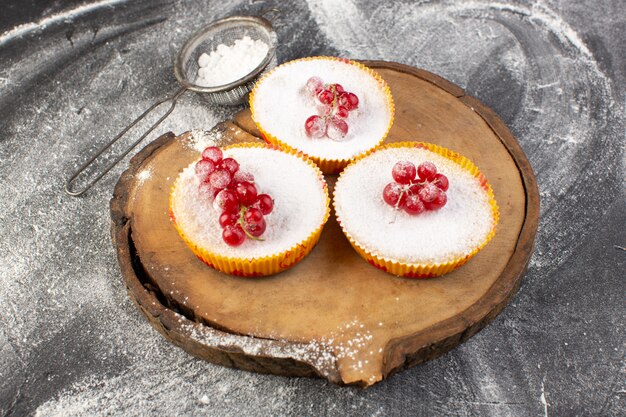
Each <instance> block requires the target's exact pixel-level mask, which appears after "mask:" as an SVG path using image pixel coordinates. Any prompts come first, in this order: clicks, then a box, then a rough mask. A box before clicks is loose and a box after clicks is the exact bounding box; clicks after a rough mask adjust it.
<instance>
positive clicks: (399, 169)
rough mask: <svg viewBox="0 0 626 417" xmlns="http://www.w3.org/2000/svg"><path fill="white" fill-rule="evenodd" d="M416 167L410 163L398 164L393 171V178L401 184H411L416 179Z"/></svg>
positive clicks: (402, 162)
mask: <svg viewBox="0 0 626 417" xmlns="http://www.w3.org/2000/svg"><path fill="white" fill-rule="evenodd" d="M416 172H417V171H416V169H415V165H413V164H412V163H410V162H409V161H400V162H396V164H395V165H394V166H393V169H392V170H391V176H392V177H393V179H394V180H396V182H398V183H400V184H409V183H410V182H411V181H413V180H414V179H415V173H416Z"/></svg>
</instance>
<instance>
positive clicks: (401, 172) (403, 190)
mask: <svg viewBox="0 0 626 417" xmlns="http://www.w3.org/2000/svg"><path fill="white" fill-rule="evenodd" d="M391 175H392V176H393V179H394V180H395V181H396V182H391V183H389V184H387V185H386V186H385V188H384V189H383V200H385V203H387V204H389V205H390V206H392V207H394V208H396V209H403V210H404V211H405V212H407V213H408V214H411V215H416V214H420V213H423V212H424V211H426V210H438V209H440V208H442V207H443V206H445V205H446V202H447V201H448V197H447V196H446V191H447V190H448V185H449V183H448V178H447V177H446V176H445V175H443V174H439V173H437V167H436V166H435V164H433V163H432V162H428V161H427V162H424V163H421V164H420V165H418V167H417V169H416V168H415V165H413V164H412V163H411V162H408V161H400V162H397V163H396V164H395V165H394V166H393V169H392V171H391ZM416 177H417V178H416Z"/></svg>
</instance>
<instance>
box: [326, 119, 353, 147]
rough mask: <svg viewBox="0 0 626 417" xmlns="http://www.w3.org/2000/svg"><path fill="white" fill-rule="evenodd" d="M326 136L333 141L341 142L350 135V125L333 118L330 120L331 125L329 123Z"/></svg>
mask: <svg viewBox="0 0 626 417" xmlns="http://www.w3.org/2000/svg"><path fill="white" fill-rule="evenodd" d="M326 134H327V135H328V137H329V138H331V139H332V140H335V141H338V142H340V141H342V140H344V138H345V137H346V135H347V134H348V123H346V121H345V120H342V119H340V118H338V117H333V118H332V119H330V123H328V129H327V130H326Z"/></svg>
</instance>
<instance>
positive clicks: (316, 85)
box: [306, 76, 324, 95]
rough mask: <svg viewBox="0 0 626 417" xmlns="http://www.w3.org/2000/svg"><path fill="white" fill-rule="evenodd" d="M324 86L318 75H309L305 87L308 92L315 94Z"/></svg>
mask: <svg viewBox="0 0 626 417" xmlns="http://www.w3.org/2000/svg"><path fill="white" fill-rule="evenodd" d="M323 87H324V82H323V81H322V79H321V78H320V77H315V76H313V77H311V78H309V79H308V81H307V82H306V89H307V91H308V92H309V93H311V94H313V95H316V94H317V93H319V91H320V90H321V89H322V88H323Z"/></svg>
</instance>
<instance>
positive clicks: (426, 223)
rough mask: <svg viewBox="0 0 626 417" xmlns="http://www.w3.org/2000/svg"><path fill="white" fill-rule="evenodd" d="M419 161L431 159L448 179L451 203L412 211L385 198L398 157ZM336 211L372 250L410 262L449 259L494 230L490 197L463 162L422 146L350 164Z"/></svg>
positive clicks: (381, 153)
mask: <svg viewBox="0 0 626 417" xmlns="http://www.w3.org/2000/svg"><path fill="white" fill-rule="evenodd" d="M403 160H406V161H411V162H412V163H413V164H415V166H417V165H419V164H420V163H422V162H424V161H431V162H433V163H434V164H435V165H436V166H437V169H438V172H441V173H443V174H445V175H446V176H447V177H448V179H449V181H450V188H449V189H448V191H447V192H446V194H447V197H448V202H447V204H446V205H445V206H444V207H443V208H441V209H440V210H436V211H427V212H424V213H422V214H419V215H417V216H410V215H408V214H406V213H405V212H403V211H401V210H398V211H396V210H394V209H393V208H392V207H390V206H389V205H387V204H386V203H385V202H384V201H383V198H382V192H383V188H384V187H385V185H387V184H388V183H390V182H392V181H393V178H392V177H391V170H392V168H393V165H394V164H395V163H396V162H398V161H403ZM335 201H336V209H337V215H338V217H339V218H341V222H342V225H343V227H345V229H346V230H347V231H348V232H349V233H350V234H351V235H352V236H353V237H354V238H355V240H357V241H358V243H359V244H361V245H362V246H363V247H364V248H366V249H367V250H369V251H371V252H375V253H377V254H380V255H382V256H385V257H388V258H393V259H397V260H400V261H403V262H410V263H430V262H445V261H449V260H452V259H454V258H457V257H459V256H462V255H464V254H467V253H469V252H471V251H472V249H474V248H476V247H478V246H479V245H480V244H481V242H483V241H484V239H485V238H486V237H487V235H488V234H489V232H490V231H491V228H492V224H493V217H492V212H491V207H490V206H489V203H488V196H487V193H486V192H485V190H484V189H483V188H482V187H481V186H480V183H479V182H478V180H477V179H476V178H475V177H473V176H472V175H471V174H470V173H468V172H467V171H465V170H464V169H463V168H461V166H460V165H458V164H456V163H454V162H452V161H450V160H449V159H446V158H444V157H442V156H440V155H437V154H435V153H433V152H430V151H428V150H425V149H418V148H390V149H384V150H381V151H378V152H375V153H373V154H372V155H370V156H368V157H366V158H364V159H362V160H361V161H360V162H359V163H358V164H356V165H353V166H351V167H349V168H347V169H346V170H345V171H344V172H343V174H342V176H341V178H340V179H339V181H338V182H337V184H336V186H335Z"/></svg>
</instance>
